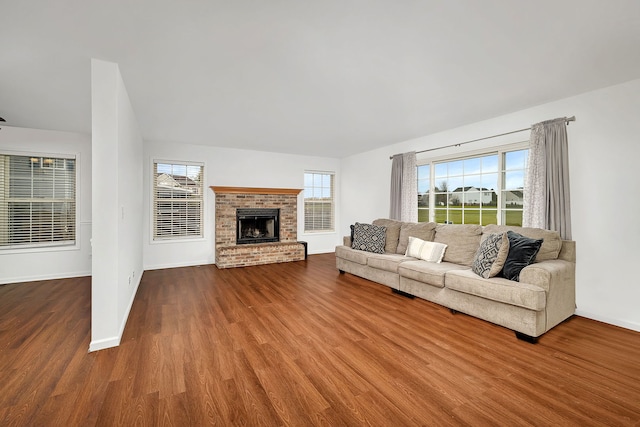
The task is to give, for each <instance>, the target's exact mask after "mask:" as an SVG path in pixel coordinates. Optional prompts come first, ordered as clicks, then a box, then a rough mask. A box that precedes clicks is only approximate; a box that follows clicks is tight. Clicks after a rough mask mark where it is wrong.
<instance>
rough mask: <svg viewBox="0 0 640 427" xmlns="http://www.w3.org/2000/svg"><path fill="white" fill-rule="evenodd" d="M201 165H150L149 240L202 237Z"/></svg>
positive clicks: (173, 163)
mask: <svg viewBox="0 0 640 427" xmlns="http://www.w3.org/2000/svg"><path fill="white" fill-rule="evenodd" d="M203 175H204V166H203V165H202V164H201V163H175V162H161V161H154V163H153V240H156V241H157V240H167V239H179V238H194V237H203V236H204V234H203V227H202V223H203V217H204V215H203V208H204V206H203V205H204V203H203V184H202V182H203Z"/></svg>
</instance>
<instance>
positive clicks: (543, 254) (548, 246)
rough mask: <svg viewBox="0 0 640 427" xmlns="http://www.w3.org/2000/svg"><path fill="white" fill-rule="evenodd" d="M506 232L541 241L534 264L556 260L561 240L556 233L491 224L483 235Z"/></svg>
mask: <svg viewBox="0 0 640 427" xmlns="http://www.w3.org/2000/svg"><path fill="white" fill-rule="evenodd" d="M507 231H514V232H516V233H518V234H522V235H523V236H525V237H528V238H530V239H536V240H538V239H542V240H543V241H542V247H540V251H539V252H538V255H536V262H540V261H546V260H548V259H558V254H559V253H560V250H561V249H562V238H561V237H560V233H558V232H557V231H550V230H543V229H541V228H531V227H516V226H509V225H494V224H491V225H487V226H486V227H484V230H483V233H484V234H492V233H506V232H507Z"/></svg>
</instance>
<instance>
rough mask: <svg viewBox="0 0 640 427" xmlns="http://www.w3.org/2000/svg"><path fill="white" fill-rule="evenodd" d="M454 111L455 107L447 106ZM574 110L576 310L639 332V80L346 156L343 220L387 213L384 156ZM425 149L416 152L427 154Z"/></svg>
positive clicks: (570, 132) (344, 227)
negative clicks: (636, 192) (637, 267)
mask: <svg viewBox="0 0 640 427" xmlns="http://www.w3.org/2000/svg"><path fill="white" fill-rule="evenodd" d="M452 114H455V112H452ZM572 115H575V116H576V119H577V121H576V122H574V123H571V124H570V125H569V127H568V136H569V151H570V179H571V208H572V226H573V240H575V241H576V245H577V256H578V261H577V264H576V268H577V275H576V281H577V283H576V286H577V301H576V302H577V314H580V315H582V316H585V317H589V318H593V319H596V320H600V321H604V322H607V323H611V324H615V325H618V326H622V327H626V328H629V329H634V330H638V331H640V310H639V309H638V302H639V301H640V286H638V284H639V283H640V280H639V279H638V274H639V273H638V271H637V270H636V269H635V268H634V266H636V265H637V262H638V259H639V258H640V249H639V246H638V241H640V220H638V215H637V214H638V212H640V200H639V199H638V198H637V197H629V195H630V194H634V193H635V190H636V187H637V185H636V184H637V182H638V178H637V177H636V171H637V168H638V160H637V156H636V154H635V153H637V152H638V148H637V141H638V138H639V136H640V120H638V117H640V80H634V81H631V82H628V83H625V84H621V85H617V86H612V87H609V88H604V89H601V90H597V91H593V92H588V93H585V94H582V95H579V96H575V97H571V98H566V99H563V100H560V101H556V102H551V103H548V104H544V105H540V106H538V107H535V108H530V109H527V110H523V111H519V112H515V113H512V114H508V115H504V116H501V117H497V118H494V119H490V120H485V121H482V122H478V123H474V124H472V125H468V126H464V127H460V128H456V129H451V130H448V131H446V132H440V133H438V134H434V135H429V136H425V137H422V138H418V139H414V140H410V141H405V142H402V143H398V144H394V145H391V146H387V147H384V148H382V149H378V150H374V151H370V152H366V153H362V154H359V155H355V156H352V157H349V158H345V159H343V161H342V164H341V170H342V189H341V190H342V200H341V211H340V213H341V215H340V216H341V224H342V229H341V233H342V234H347V233H348V231H349V224H352V223H353V222H355V221H371V220H373V219H375V218H378V217H388V215H389V182H390V172H391V161H390V160H389V156H390V155H393V154H396V153H401V152H406V151H411V150H416V151H419V150H423V149H428V148H433V147H439V146H445V145H449V144H455V143H458V142H463V141H468V140H473V139H476V138H481V137H485V136H490V135H495V134H500V133H504V132H509V131H512V130H516V129H521V128H525V127H528V126H530V125H531V124H533V123H537V122H540V121H543V120H548V119H553V118H556V117H564V116H572ZM528 137H529V133H528V132H524V133H520V134H514V135H510V136H507V137H501V138H494V139H490V140H487V141H482V142H478V143H474V144H469V145H464V146H462V147H459V148H451V149H446V150H438V151H435V152H432V153H430V155H433V156H441V155H444V154H458V153H463V152H465V151H469V150H475V149H478V148H482V147H490V146H495V145H500V144H505V143H509V142H519V141H523V140H527V139H528ZM428 155H429V154H422V155H419V156H420V157H419V159H420V158H426V157H427V156H428Z"/></svg>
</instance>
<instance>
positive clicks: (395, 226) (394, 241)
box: [373, 218, 402, 254]
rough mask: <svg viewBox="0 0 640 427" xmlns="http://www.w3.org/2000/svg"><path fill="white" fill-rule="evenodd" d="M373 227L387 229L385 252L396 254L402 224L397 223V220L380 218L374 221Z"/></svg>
mask: <svg viewBox="0 0 640 427" xmlns="http://www.w3.org/2000/svg"><path fill="white" fill-rule="evenodd" d="M373 225H378V226H382V227H387V232H386V238H385V243H384V251H385V252H388V253H392V254H395V253H396V250H397V249H398V240H399V239H400V227H401V226H402V222H400V221H396V220H395V219H385V218H380V219H376V220H374V221H373Z"/></svg>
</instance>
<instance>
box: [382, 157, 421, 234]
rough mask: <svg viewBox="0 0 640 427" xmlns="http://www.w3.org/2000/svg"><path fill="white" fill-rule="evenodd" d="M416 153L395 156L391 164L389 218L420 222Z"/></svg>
mask: <svg viewBox="0 0 640 427" xmlns="http://www.w3.org/2000/svg"><path fill="white" fill-rule="evenodd" d="M416 168H417V165H416V152H415V151H411V152H408V153H403V154H396V155H395V156H393V160H392V163H391V200H390V202H391V203H390V210H389V218H391V219H396V220H398V221H406V222H417V221H418V172H417V169H416Z"/></svg>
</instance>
